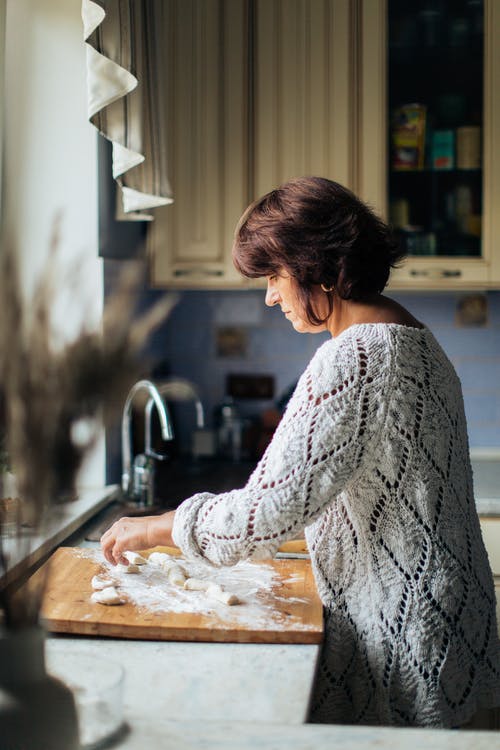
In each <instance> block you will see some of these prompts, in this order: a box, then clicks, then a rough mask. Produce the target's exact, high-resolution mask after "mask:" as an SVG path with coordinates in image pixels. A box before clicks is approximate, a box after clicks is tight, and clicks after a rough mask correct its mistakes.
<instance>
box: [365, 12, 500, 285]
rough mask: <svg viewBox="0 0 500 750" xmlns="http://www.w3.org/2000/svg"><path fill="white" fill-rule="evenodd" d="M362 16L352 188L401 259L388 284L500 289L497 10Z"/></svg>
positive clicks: (499, 21)
mask: <svg viewBox="0 0 500 750" xmlns="http://www.w3.org/2000/svg"><path fill="white" fill-rule="evenodd" d="M361 7H362V10H361V19H360V24H359V26H360V28H361V34H360V38H361V41H360V59H361V86H360V108H359V109H360V113H361V114H360V157H359V159H360V167H359V173H360V186H359V191H360V193H361V195H362V196H363V197H364V198H365V199H366V200H368V201H369V202H370V203H371V204H372V205H374V206H375V208H377V209H378V210H379V211H380V212H381V213H382V214H383V216H384V217H385V218H386V219H387V220H388V221H389V222H390V224H391V225H392V226H393V228H394V230H395V232H396V234H397V236H398V238H399V240H400V242H401V244H402V245H403V246H404V248H405V250H406V252H407V255H408V258H407V261H406V263H405V265H404V266H403V268H401V269H399V270H398V271H397V272H396V273H395V274H394V280H395V282H396V284H395V285H396V286H398V285H399V286H401V287H405V286H406V287H412V286H413V287H415V288H419V287H422V286H426V285H427V286H430V287H432V286H436V287H439V288H448V287H451V288H453V287H454V286H474V285H477V286H480V285H482V286H485V287H488V286H495V285H496V286H497V287H498V286H499V282H500V249H499V248H498V230H499V229H500V227H499V220H498V213H499V210H500V203H499V200H500V191H499V187H498V183H499V182H500V161H499V158H498V157H497V155H496V154H497V152H498V151H499V147H500V108H499V104H498V99H499V97H498V90H497V91H496V92H495V88H496V87H497V86H498V83H499V79H500V55H499V46H500V39H499V38H498V32H499V24H500V3H497V2H496V0H405V2H401V0H364V2H363V3H362V6H361ZM370 160H372V161H374V165H369V166H367V167H365V163H367V164H369V163H370ZM427 282H428V283H427Z"/></svg>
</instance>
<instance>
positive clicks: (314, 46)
mask: <svg viewBox="0 0 500 750" xmlns="http://www.w3.org/2000/svg"><path fill="white" fill-rule="evenodd" d="M167 2H168V8H169V13H170V14H171V23H170V31H169V35H168V37H167V39H166V41H165V43H166V45H168V49H169V50H170V52H169V54H170V58H171V64H170V65H169V69H168V70H167V71H165V72H164V77H165V85H166V86H168V88H169V97H170V102H169V105H168V106H169V111H168V112H167V113H166V118H165V119H166V123H167V127H169V128H170V130H171V133H172V136H171V138H170V139H169V142H170V149H171V150H170V154H169V163H170V174H169V177H170V180H171V183H172V186H173V191H174V203H173V204H172V205H170V206H165V207H162V208H160V209H156V210H155V216H156V219H155V221H154V222H153V223H152V224H151V226H150V227H148V235H149V236H148V245H149V251H150V253H151V258H152V266H153V283H154V284H156V285H162V286H163V285H166V286H170V287H173V286H175V287H181V288H192V289H194V288H223V287H226V288H244V287H248V286H251V285H254V283H255V282H249V281H247V280H245V279H242V278H241V277H240V275H239V274H238V273H237V272H236V270H235V269H234V267H233V264H232V261H231V246H232V240H233V234H234V229H235V227H236V224H237V222H238V219H239V218H240V216H241V214H242V213H243V211H244V209H245V208H246V207H247V205H248V204H249V203H250V201H252V200H254V199H255V198H257V197H258V196H260V195H262V194H263V193H265V192H267V191H268V190H271V189H272V188H274V187H276V186H277V185H279V184H280V183H281V182H284V181H285V180H286V179H288V178H290V177H293V176H298V175H302V174H323V175H330V176H332V177H333V176H336V179H338V181H339V182H343V183H344V184H347V185H350V184H352V179H353V178H352V163H353V160H352V158H351V156H352V155H351V152H350V150H349V148H348V147H346V144H348V143H350V142H351V133H352V129H353V110H352V107H351V100H352V87H353V85H354V77H353V74H354V66H353V65H352V62H351V48H350V7H349V6H350V4H349V2H348V1H347V0H204V1H203V2H197V1H196V0H167Z"/></svg>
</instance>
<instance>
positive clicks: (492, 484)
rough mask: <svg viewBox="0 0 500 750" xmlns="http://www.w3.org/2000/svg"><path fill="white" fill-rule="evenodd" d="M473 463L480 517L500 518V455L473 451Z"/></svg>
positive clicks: (475, 494)
mask: <svg viewBox="0 0 500 750" xmlns="http://www.w3.org/2000/svg"><path fill="white" fill-rule="evenodd" d="M482 455H483V457H482ZM471 463H472V472H473V479H474V496H475V498H476V506H477V510H478V513H479V515H480V516H500V455H498V456H497V453H496V451H495V452H491V453H490V454H481V453H479V452H475V451H474V450H472V451H471Z"/></svg>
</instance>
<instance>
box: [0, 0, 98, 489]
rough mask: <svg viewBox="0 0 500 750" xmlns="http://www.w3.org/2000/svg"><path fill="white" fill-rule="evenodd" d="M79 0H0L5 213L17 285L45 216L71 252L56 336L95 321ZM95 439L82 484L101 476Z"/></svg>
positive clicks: (42, 247)
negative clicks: (2, 14) (73, 282)
mask: <svg viewBox="0 0 500 750" xmlns="http://www.w3.org/2000/svg"><path fill="white" fill-rule="evenodd" d="M80 6H81V0H7V17H6V44H5V54H6V59H5V68H6V83H5V156H4V170H5V171H4V191H5V192H4V216H3V221H4V223H5V227H6V229H7V233H8V235H10V236H12V237H14V240H15V242H16V246H17V248H18V249H19V252H20V255H21V257H22V261H23V280H24V283H25V287H26V289H27V290H28V291H29V289H30V288H31V286H32V283H33V280H34V278H35V277H36V274H37V271H38V270H39V269H40V267H41V265H42V263H43V262H44V259H45V254H46V252H47V249H48V245H49V238H50V235H51V229H52V225H53V221H54V218H55V216H56V215H57V214H59V213H60V214H61V216H62V232H61V243H60V255H61V257H62V258H63V261H64V266H65V267H66V266H71V264H74V263H75V262H76V261H78V263H79V264H80V265H81V267H80V270H79V273H78V286H77V294H75V293H74V290H68V285H67V284H66V285H65V284H64V283H63V282H60V283H59V285H58V289H59V293H58V297H57V299H56V300H54V311H55V319H56V322H57V325H58V335H59V336H60V338H61V340H63V339H67V338H71V337H72V336H73V335H74V333H75V332H76V331H77V330H78V329H79V328H80V325H81V323H82V321H86V322H87V324H88V325H91V326H98V325H99V323H100V319H101V313H102V303H103V292H102V268H101V261H100V260H99V259H98V257H97V252H98V248H97V218H98V217H97V142H96V141H97V135H96V131H95V129H94V128H93V126H91V125H90V123H89V122H88V120H87V113H86V109H87V99H86V71H85V45H84V42H83V30H82V21H81V15H80ZM104 466H105V461H104V446H103V442H101V444H100V445H99V447H98V450H97V451H96V452H95V455H93V456H92V459H91V460H90V461H89V462H88V465H87V466H86V467H85V470H84V471H83V472H82V476H81V484H83V485H85V486H101V485H103V484H104V471H105V470H104Z"/></svg>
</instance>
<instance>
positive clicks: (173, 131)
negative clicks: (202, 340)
mask: <svg viewBox="0 0 500 750" xmlns="http://www.w3.org/2000/svg"><path fill="white" fill-rule="evenodd" d="M165 3H166V5H167V7H168V28H167V30H166V36H165V45H166V46H167V47H168V52H169V54H168V57H169V64H168V69H167V70H164V71H161V72H159V75H162V76H163V78H164V81H165V87H166V88H167V90H168V94H167V108H168V111H167V112H165V122H166V127H167V128H168V129H169V138H168V142H169V153H168V164H169V179H170V181H171V184H172V189H173V194H174V203H173V204H172V205H170V206H164V207H162V208H159V209H156V210H155V220H154V221H153V222H152V224H151V225H150V226H149V227H148V252H149V254H150V257H151V261H152V276H153V278H152V283H153V285H156V286H169V287H183V288H210V287H224V286H233V287H238V286H241V285H243V284H244V282H243V280H242V279H241V278H240V276H239V274H238V273H237V272H236V270H235V269H234V267H233V264H232V262H231V258H230V253H231V245H232V237H233V232H234V228H235V225H236V223H237V221H238V219H239V217H240V215H241V213H242V212H243V210H244V208H245V207H246V205H247V204H248V202H249V190H248V165H247V160H248V143H247V141H248V110H247V92H248V60H247V58H248V43H247V31H246V23H247V4H246V2H245V0H203V2H200V0H165Z"/></svg>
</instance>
